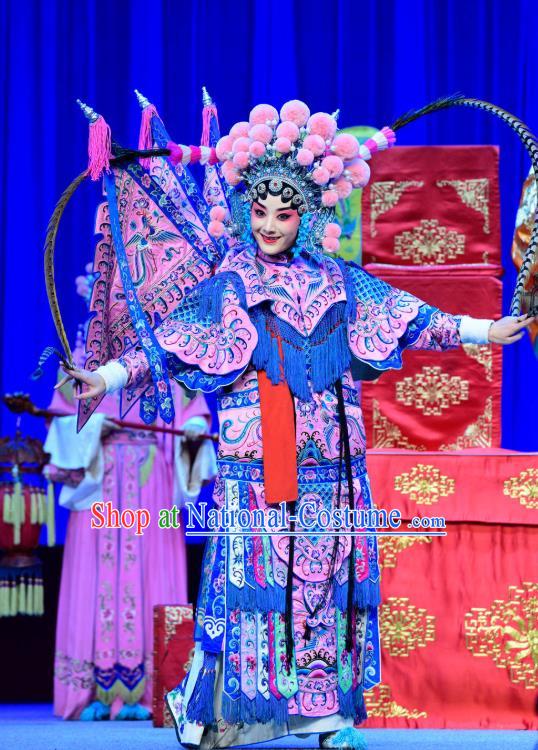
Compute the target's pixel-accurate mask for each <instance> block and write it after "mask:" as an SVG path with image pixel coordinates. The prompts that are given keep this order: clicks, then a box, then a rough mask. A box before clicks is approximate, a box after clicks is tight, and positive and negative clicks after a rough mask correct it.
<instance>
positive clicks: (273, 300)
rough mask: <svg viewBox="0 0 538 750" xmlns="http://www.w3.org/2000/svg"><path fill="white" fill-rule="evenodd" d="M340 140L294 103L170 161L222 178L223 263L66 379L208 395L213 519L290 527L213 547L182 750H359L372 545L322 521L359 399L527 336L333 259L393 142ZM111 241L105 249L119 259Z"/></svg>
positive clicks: (90, 388)
mask: <svg viewBox="0 0 538 750" xmlns="http://www.w3.org/2000/svg"><path fill="white" fill-rule="evenodd" d="M428 111H431V109H430V110H428ZM404 124H405V123H404ZM336 130H337V124H336V120H335V118H334V117H333V116H331V115H328V114H326V113H316V114H313V115H310V112H309V110H308V107H307V106H306V105H305V104H304V103H303V102H300V101H298V100H293V101H290V102H287V103H286V104H284V105H283V107H282V108H281V110H280V113H279V112H278V111H277V110H276V109H275V108H274V107H272V106H270V105H266V104H262V105H258V106H256V107H255V108H254V109H253V110H252V111H251V113H250V116H249V120H248V122H240V123H236V124H235V125H234V127H233V128H232V129H231V131H230V134H229V135H226V136H224V137H222V138H221V139H220V140H219V141H218V143H217V144H216V149H210V148H208V147H192V146H191V147H187V146H178V145H176V144H172V143H168V144H167V147H168V150H169V157H168V158H169V163H171V164H172V165H179V168H180V169H181V164H183V165H185V164H187V163H189V161H190V162H193V161H195V160H198V161H201V162H202V163H205V162H208V161H209V164H212V163H213V164H217V163H218V162H220V164H221V166H220V167H217V169H218V170H219V179H221V183H222V185H224V188H223V190H222V192H221V194H220V199H218V198H219V195H217V198H215V195H213V196H211V195H210V196H209V198H208V203H209V206H211V209H210V211H209V206H208V214H209V216H208V218H209V219H211V221H209V223H208V226H207V229H208V232H209V234H211V235H212V236H213V237H214V238H218V243H220V245H219V247H222V243H223V242H224V243H226V251H225V252H224V254H223V255H222V257H221V258H220V260H219V262H218V263H215V265H214V267H213V269H212V272H211V274H209V275H208V278H206V279H205V280H204V281H203V282H202V283H200V284H197V285H195V286H194V288H192V289H191V290H190V291H189V292H188V294H186V295H185V298H184V300H183V302H182V303H180V304H179V306H178V307H177V309H176V310H175V311H174V312H173V314H172V315H170V316H169V317H168V318H167V319H166V320H165V321H164V322H163V323H161V324H160V325H158V326H156V327H155V329H154V330H153V331H152V332H151V334H152V335H153V340H152V341H151V340H150V338H151V337H150V336H144V338H142V337H140V345H137V346H134V347H132V348H131V349H130V350H128V351H126V352H125V353H124V355H122V356H121V357H120V358H119V359H117V360H115V361H110V362H108V363H107V364H105V365H103V366H101V367H99V368H98V369H97V370H96V371H94V372H91V373H90V372H86V371H82V370H66V372H67V375H66V378H67V379H69V378H76V379H77V380H79V381H81V382H82V383H84V384H86V387H87V388H86V391H85V392H84V393H83V394H82V395H80V396H78V398H87V397H88V396H96V395H98V394H102V393H103V392H105V391H106V392H112V391H114V390H116V389H120V388H124V389H126V390H127V392H130V390H132V389H138V390H140V389H141V387H142V386H144V385H146V384H151V382H152V381H153V383H154V385H155V386H156V387H155V391H156V393H157V397H158V398H160V397H161V394H164V393H165V391H166V381H165V379H164V378H165V376H166V377H168V375H170V376H171V377H172V378H175V379H176V380H179V381H180V382H186V383H188V384H189V385H190V386H191V387H192V385H193V384H196V387H199V388H201V389H203V390H206V391H213V390H215V391H216V392H217V398H218V410H219V422H220V441H219V448H218V475H217V479H216V485H215V492H214V500H215V503H216V505H217V506H218V507H224V508H226V509H227V510H228V511H231V510H233V509H236V510H253V509H264V510H265V509H268V508H270V507H271V505H272V504H273V503H281V502H285V503H286V506H285V507H286V508H287V509H288V511H289V524H288V525H287V527H286V528H285V529H284V531H283V533H275V534H273V535H272V536H271V535H264V534H263V533H261V530H260V528H257V527H251V528H250V529H249V530H248V533H244V527H243V526H242V527H241V529H239V528H238V527H237V526H236V527H233V528H232V529H231V530H230V529H229V528H228V529H227V531H228V533H227V534H218V533H215V534H214V535H212V536H210V537H209V539H208V542H207V546H206V552H205V558H204V564H203V570H202V581H201V586H200V593H199V599H198V605H197V617H196V631H195V640H196V650H195V656H194V660H193V664H192V668H191V670H190V672H189V673H188V675H187V676H186V678H185V679H184V681H183V682H182V683H181V684H180V685H179V686H178V687H177V688H176V689H175V690H172V691H171V693H169V694H168V697H167V700H168V705H169V708H170V710H171V712H172V714H173V716H174V719H175V722H176V729H177V734H178V739H179V741H180V742H181V743H182V744H184V745H186V746H194V747H200V748H213V747H227V746H230V745H241V744H248V743H253V742H260V741H266V740H270V739H272V738H276V737H280V736H285V735H288V734H308V733H314V732H315V733H320V743H321V746H324V747H362V745H361V739H360V733H359V732H358V731H357V730H356V729H354V728H353V727H354V725H357V724H359V723H360V722H362V721H363V720H364V719H365V718H366V711H365V706H364V699H363V692H364V690H365V689H368V688H370V687H373V686H374V685H375V684H377V683H378V682H379V681H380V676H379V656H380V655H379V640H378V631H377V606H378V604H379V574H378V568H377V549H376V543H375V537H374V536H373V535H371V534H370V535H368V531H369V529H367V528H366V529H364V528H362V529H360V530H359V533H355V534H353V532H354V531H356V529H357V527H354V526H353V523H351V525H350V526H348V527H346V528H340V529H338V528H337V526H336V525H335V526H334V527H333V530H332V532H331V529H327V528H326V527H324V526H319V525H318V519H319V517H318V516H317V515H316V512H317V511H320V510H322V509H325V510H328V511H334V510H335V509H337V508H339V509H340V510H345V509H346V508H349V509H350V510H353V509H367V508H369V507H370V506H371V502H372V501H371V495H370V488H369V483H368V476H367V473H366V465H365V435H364V428H363V420H362V414H361V407H360V404H359V400H358V394H357V389H356V386H355V382H354V381H355V380H358V379H367V378H372V377H377V376H378V375H379V374H380V373H381V372H382V371H383V370H387V369H390V368H400V367H401V366H402V352H403V351H404V350H405V349H430V350H436V351H443V350H446V349H450V348H453V347H458V346H460V345H461V344H462V343H471V342H472V343H480V344H483V343H487V342H492V343H497V344H510V343H512V342H515V341H517V340H519V339H521V337H522V336H523V335H524V330H525V328H526V326H528V325H529V323H530V321H531V318H526V316H519V317H517V316H509V317H505V318H502V319H501V320H498V321H495V322H494V321H492V320H478V319H474V318H470V317H468V316H454V315H450V314H446V313H444V312H441V311H440V310H438V309H436V308H435V307H432V306H430V305H428V304H425V303H424V302H423V301H421V300H420V299H418V298H416V297H415V296H413V295H411V294H408V293H407V292H405V291H402V290H399V289H396V288H394V287H392V286H390V285H389V284H387V283H385V282H383V281H381V280H379V279H377V278H375V277H373V276H371V275H370V274H369V273H367V272H365V271H364V270H363V269H362V268H360V267H359V266H358V265H355V264H353V263H347V262H344V261H342V260H341V259H339V258H338V257H337V256H332V255H331V253H333V252H335V251H336V250H337V249H338V236H339V227H338V225H336V224H334V223H333V220H334V206H335V204H336V202H337V201H338V199H339V198H341V197H346V196H348V195H349V193H350V192H351V190H352V189H354V188H356V187H363V186H364V185H365V184H366V183H367V181H368V177H369V167H368V164H367V160H368V159H369V158H370V155H371V153H372V152H374V151H376V150H382V149H383V148H387V147H388V146H390V145H392V143H394V140H395V138H394V132H393V130H391V129H389V128H383V130H381V131H378V132H377V133H376V134H375V135H374V136H373V138H371V139H369V140H368V141H366V143H364V144H362V145H359V143H358V142H357V140H356V139H354V138H353V137H352V136H350V135H347V134H337V133H336ZM157 142H158V139H157ZM160 145H161V146H163V145H165V144H163V143H161V144H160ZM137 170H138V171H137ZM140 174H141V173H140V171H139V169H138V167H136V168H135V167H133V168H132V170H131V175H130V176H131V177H132V179H133V180H136V181H137V183H138V184H139V185H141V186H144V185H145V186H146V189H147V190H148V191H150V190H151V191H153V195H156V194H157V193H158V189H157V187H156V184H157V182H158V180H157V178H156V176H155V174H156V173H155V172H153V173H151V172H150V174H151V176H152V177H153V179H152V180H150V179H148V176H147V175H143V176H141V177H140V176H139V175H140ZM107 179H108V180H109V184H111V185H112V186H113V182H112V183H110V179H111V178H110V177H109V178H107V177H106V176H105V184H106V183H107ZM109 197H112V198H113V197H114V192H113V190H112V189H110V190H109ZM160 205H161V206H164V208H165V209H166V206H167V202H166V196H161V198H160ZM174 205H175V206H176V208H177V205H178V203H177V202H176V203H174ZM163 210H164V209H163ZM229 212H230V213H229ZM171 215H172V216H174V215H175V216H176V217H177V212H176V214H174V212H173V211H171ZM180 223H181V222H180ZM234 238H235V239H234ZM237 238H238V239H237ZM122 242H123V240H122V238H121V236H120V235H119V234H116V235H115V237H114V243H115V245H116V251H118V250H117V248H118V246H121V243H122ZM155 362H157V363H161V364H162V363H164V366H163V367H162V369H161V370H159V369H158V368H156V366H155ZM163 403H164V407H165V408H166V401H163ZM273 507H275V506H273ZM276 507H278V506H276ZM348 515H349V514H348ZM292 516H293V517H295V520H293V518H292ZM350 517H351V519H352V521H353V515H352V514H351V515H350ZM242 523H243V522H242ZM257 523H258V522H257ZM350 532H351V533H350Z"/></svg>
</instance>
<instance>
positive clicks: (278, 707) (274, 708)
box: [269, 693, 288, 724]
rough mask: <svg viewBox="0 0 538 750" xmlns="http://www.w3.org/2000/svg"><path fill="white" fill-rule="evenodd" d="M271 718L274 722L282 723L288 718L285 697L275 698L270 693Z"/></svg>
mask: <svg viewBox="0 0 538 750" xmlns="http://www.w3.org/2000/svg"><path fill="white" fill-rule="evenodd" d="M269 701H270V703H271V718H272V719H274V721H275V724H284V723H285V722H286V721H287V720H288V701H287V700H286V698H275V696H274V695H273V694H272V693H271V697H270V698H269Z"/></svg>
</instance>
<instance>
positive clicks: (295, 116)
mask: <svg viewBox="0 0 538 750" xmlns="http://www.w3.org/2000/svg"><path fill="white" fill-rule="evenodd" d="M309 117H310V110H309V109H308V107H307V106H306V104H305V103H304V102H301V101H300V100H299V99H291V101H289V102H286V103H285V104H283V105H282V108H281V110H280V119H281V120H290V121H291V122H294V123H295V124H296V125H297V127H298V128H301V127H302V126H303V125H305V124H306V122H307V120H308V118H309Z"/></svg>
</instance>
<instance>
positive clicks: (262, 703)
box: [222, 691, 288, 724]
mask: <svg viewBox="0 0 538 750" xmlns="http://www.w3.org/2000/svg"><path fill="white" fill-rule="evenodd" d="M222 717H223V719H224V720H225V721H227V722H228V723H230V724H238V723H239V722H241V721H244V722H245V724H258V723H260V724H267V722H268V721H273V720H275V721H276V722H277V723H279V724H283V723H284V722H286V721H287V720H288V702H287V701H286V700H285V699H284V698H282V699H281V700H277V699H276V698H275V697H274V696H273V695H270V697H269V699H268V700H267V699H266V698H264V697H263V695H261V694H260V693H259V692H258V691H256V697H255V698H254V699H253V700H251V699H250V698H248V697H247V696H246V695H245V694H244V693H241V696H240V698H239V699H236V700H233V699H232V698H230V696H229V695H228V694H227V693H223V695H222Z"/></svg>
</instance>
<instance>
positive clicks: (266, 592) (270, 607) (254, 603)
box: [226, 581, 286, 614]
mask: <svg viewBox="0 0 538 750" xmlns="http://www.w3.org/2000/svg"><path fill="white" fill-rule="evenodd" d="M226 606H227V607H228V608H229V609H241V610H243V611H246V612H262V613H265V614H268V613H269V612H281V613H284V612H285V611H286V590H285V589H283V588H282V586H278V585H276V584H275V585H274V586H271V585H267V588H265V589H264V588H262V587H261V586H259V585H258V584H256V586H255V587H254V588H253V587H252V586H244V587H243V588H242V589H240V588H237V586H234V584H233V583H230V582H229V581H228V583H227V585H226Z"/></svg>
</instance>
